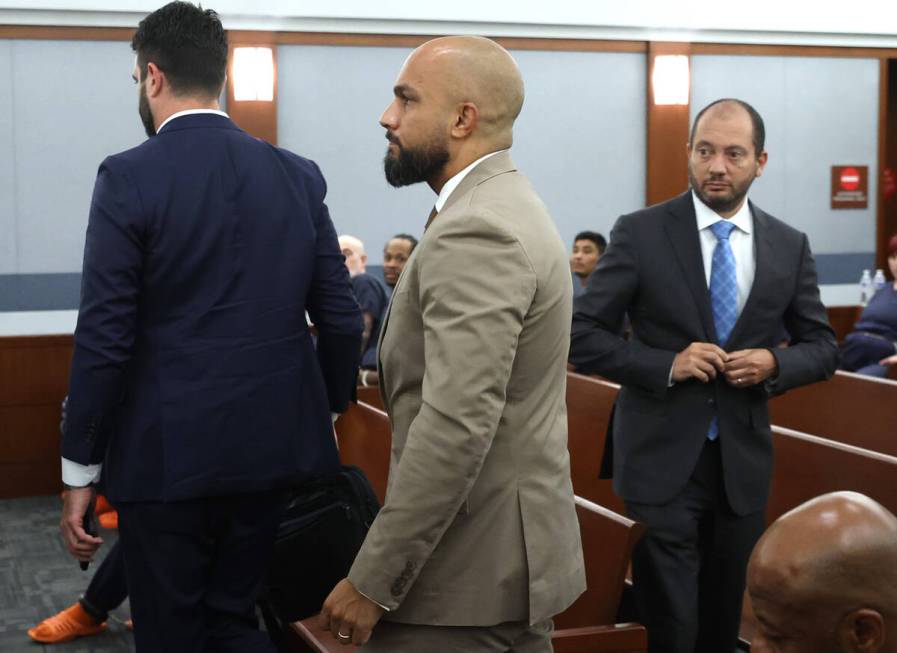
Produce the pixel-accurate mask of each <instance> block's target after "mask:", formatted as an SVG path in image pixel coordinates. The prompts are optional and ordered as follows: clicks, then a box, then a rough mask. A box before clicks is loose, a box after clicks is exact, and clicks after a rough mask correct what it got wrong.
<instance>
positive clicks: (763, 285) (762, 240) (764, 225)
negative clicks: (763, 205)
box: [729, 202, 775, 343]
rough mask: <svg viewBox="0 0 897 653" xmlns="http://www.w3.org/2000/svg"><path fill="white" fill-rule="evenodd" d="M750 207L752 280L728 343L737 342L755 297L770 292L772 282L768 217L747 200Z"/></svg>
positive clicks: (746, 322)
mask: <svg viewBox="0 0 897 653" xmlns="http://www.w3.org/2000/svg"><path fill="white" fill-rule="evenodd" d="M749 206H750V208H751V216H752V217H753V229H754V282H753V283H752V284H751V290H750V292H749V293H748V298H747V300H746V301H745V303H744V308H743V309H741V314H740V315H739V316H738V320H737V321H736V322H735V326H734V327H732V333H731V335H730V336H729V342H730V343H736V342H738V338H739V336H740V335H741V332H742V331H743V330H744V329H745V325H746V324H748V323H749V322H750V319H751V313H752V312H753V310H754V306H755V305H756V303H757V297H758V296H762V295H763V294H764V293H770V292H771V289H769V288H768V286H769V284H770V283H772V279H773V275H772V266H773V264H774V263H775V251H774V244H773V242H772V239H771V238H770V235H769V219H768V216H767V215H766V214H765V213H764V212H763V211H761V210H760V209H758V208H757V207H756V206H754V204H753V203H751V202H749Z"/></svg>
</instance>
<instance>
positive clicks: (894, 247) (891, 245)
mask: <svg viewBox="0 0 897 653" xmlns="http://www.w3.org/2000/svg"><path fill="white" fill-rule="evenodd" d="M888 256H889V257H891V256H897V234H894V235H893V236H891V240H889V241H888Z"/></svg>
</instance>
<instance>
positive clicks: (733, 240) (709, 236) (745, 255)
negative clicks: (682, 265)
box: [691, 191, 757, 315]
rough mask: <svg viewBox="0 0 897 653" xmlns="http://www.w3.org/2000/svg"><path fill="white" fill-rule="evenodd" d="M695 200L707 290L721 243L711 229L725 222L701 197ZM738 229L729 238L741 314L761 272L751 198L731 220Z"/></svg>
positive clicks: (695, 196)
mask: <svg viewBox="0 0 897 653" xmlns="http://www.w3.org/2000/svg"><path fill="white" fill-rule="evenodd" d="M691 197H692V200H693V201H694V204H695V216H697V218H698V235H699V236H700V239H701V256H702V258H703V259H704V277H705V278H706V279H707V287H708V288H709V287H710V269H711V267H712V265H713V250H714V249H716V244H717V242H718V241H717V239H716V236H714V235H713V230H712V229H711V228H710V226H711V225H713V224H716V223H717V222H719V221H720V220H725V218H723V217H722V216H720V215H719V214H718V213H717V212H716V211H714V210H713V209H711V208H710V207H709V206H707V205H706V204H704V203H703V202H702V201H701V200H700V199H699V198H698V196H697V194H696V193H695V192H694V191H692V192H691ZM728 220H729V222H731V223H732V224H734V225H735V229H733V230H732V233H731V235H730V236H729V245H730V246H731V247H732V254H733V255H734V256H735V278H736V280H737V282H738V314H739V315H741V311H742V309H743V308H744V304H745V302H747V298H748V295H749V294H750V292H751V286H752V285H753V284H754V273H755V272H756V269H757V263H756V257H755V255H754V218H753V216H752V215H751V209H750V207H749V206H748V202H747V198H745V200H744V203H743V204H742V205H741V208H740V209H738V213H736V214H735V215H733V216H732V217H731V218H729V219H728Z"/></svg>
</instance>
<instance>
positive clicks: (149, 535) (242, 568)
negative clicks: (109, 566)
mask: <svg viewBox="0 0 897 653" xmlns="http://www.w3.org/2000/svg"><path fill="white" fill-rule="evenodd" d="M284 505H285V498H284V495H283V493H282V492H265V493H255V494H242V495H233V496H226V497H213V498H200V499H193V500H188V501H178V502H171V503H161V502H159V503H156V502H133V503H129V502H122V503H120V504H118V505H117V507H118V511H119V541H120V542H121V545H122V552H123V554H124V562H125V570H126V576H127V586H128V590H129V591H130V594H131V616H132V617H133V619H134V642H135V645H136V650H137V651H138V653H175V652H177V653H180V652H182V651H183V652H184V653H200V652H203V651H208V652H211V651H234V652H236V651H239V652H240V653H255V652H259V653H262V652H263V653H275V648H274V645H273V644H272V642H271V640H270V638H269V637H268V635H267V634H265V633H263V632H261V631H259V629H258V619H257V617H256V613H255V603H256V599H257V597H258V593H259V590H260V589H261V584H262V581H263V580H264V577H265V574H266V572H267V565H268V560H269V558H270V554H271V549H272V547H273V544H274V537H275V535H276V533H277V526H278V523H279V522H280V519H281V516H282V513H283V509H284Z"/></svg>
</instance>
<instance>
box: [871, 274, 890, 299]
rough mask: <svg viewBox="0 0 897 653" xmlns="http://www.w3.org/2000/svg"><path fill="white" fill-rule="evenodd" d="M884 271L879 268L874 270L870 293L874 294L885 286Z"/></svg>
mask: <svg viewBox="0 0 897 653" xmlns="http://www.w3.org/2000/svg"><path fill="white" fill-rule="evenodd" d="M886 283H887V281H885V271H884V270H882V269H881V268H879V269H878V270H876V271H875V277H874V278H873V279H872V294H873V295H874V294H875V293H877V292H878V291H879V290H881V289H882V288H884V287H885V284H886Z"/></svg>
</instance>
